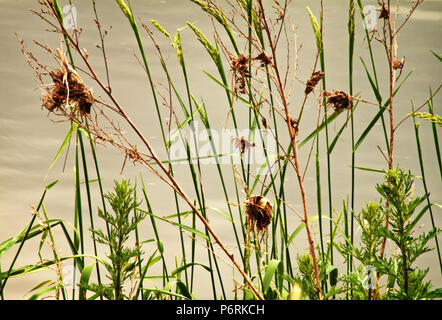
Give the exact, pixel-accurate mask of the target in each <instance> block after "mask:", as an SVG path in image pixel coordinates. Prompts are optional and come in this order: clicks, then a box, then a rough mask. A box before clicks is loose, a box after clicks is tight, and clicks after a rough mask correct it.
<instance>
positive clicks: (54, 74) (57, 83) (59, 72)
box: [42, 49, 95, 115]
mask: <svg viewBox="0 0 442 320" xmlns="http://www.w3.org/2000/svg"><path fill="white" fill-rule="evenodd" d="M57 52H58V54H59V57H60V59H61V62H62V64H63V67H61V68H60V69H56V70H53V71H49V75H50V77H51V78H52V82H53V89H52V91H51V92H48V93H46V94H45V95H44V96H43V97H42V100H43V106H44V107H46V108H47V109H48V110H49V111H54V110H56V109H58V108H61V107H63V106H64V105H65V104H66V102H70V103H71V105H73V106H74V107H75V108H77V109H78V110H79V111H80V114H83V115H84V114H86V113H90V111H91V106H92V104H93V103H94V101H95V100H94V97H93V95H92V90H90V89H88V88H87V87H86V86H85V85H84V83H83V80H82V79H81V78H80V76H79V75H78V74H77V73H76V72H75V71H74V70H73V69H72V68H70V67H69V65H68V63H67V62H66V58H65V57H64V55H63V54H62V53H61V51H60V50H59V49H57Z"/></svg>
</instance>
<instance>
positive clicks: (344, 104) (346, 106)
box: [323, 90, 353, 113]
mask: <svg viewBox="0 0 442 320" xmlns="http://www.w3.org/2000/svg"><path fill="white" fill-rule="evenodd" d="M323 95H324V97H327V105H331V106H332V107H333V109H334V110H335V112H336V113H339V112H341V111H343V110H350V109H352V108H353V98H352V97H351V96H350V95H349V94H347V93H345V92H344V91H339V90H335V91H334V92H333V93H332V92H327V91H326V92H324V93H323Z"/></svg>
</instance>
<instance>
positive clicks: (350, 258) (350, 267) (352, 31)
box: [345, 0, 355, 274]
mask: <svg viewBox="0 0 442 320" xmlns="http://www.w3.org/2000/svg"><path fill="white" fill-rule="evenodd" d="M348 13H349V15H348V35H349V45H348V51H349V52H348V84H349V93H350V96H353V53H354V42H355V7H354V0H349V11H348ZM350 126H351V150H352V152H351V198H350V199H351V200H350V213H351V220H350V241H351V244H352V245H353V242H354V233H353V232H354V205H355V150H354V146H355V135H354V121H353V112H352V113H351V115H350ZM345 213H346V218H345V222H346V225H345V227H346V228H345V230H346V236H347V238H348V220H347V210H346V211H345ZM352 271H353V256H352V255H350V256H348V257H347V274H349V273H350V272H352Z"/></svg>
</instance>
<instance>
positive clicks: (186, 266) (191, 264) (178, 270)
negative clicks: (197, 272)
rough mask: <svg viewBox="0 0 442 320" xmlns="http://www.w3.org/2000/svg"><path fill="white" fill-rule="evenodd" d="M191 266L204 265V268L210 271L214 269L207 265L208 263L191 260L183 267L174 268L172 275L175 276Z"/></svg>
mask: <svg viewBox="0 0 442 320" xmlns="http://www.w3.org/2000/svg"><path fill="white" fill-rule="evenodd" d="M191 266H201V267H203V268H204V269H206V270H207V271H209V272H211V271H212V269H211V268H210V267H208V266H206V265H204V264H201V263H197V262H191V263H187V264H185V265H183V266H181V267H179V268H176V269H175V270H173V271H172V274H171V276H172V277H173V276H175V275H177V274H179V273H181V272H182V271H184V270H185V269H187V268H189V267H191Z"/></svg>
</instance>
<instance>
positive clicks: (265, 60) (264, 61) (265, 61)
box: [253, 52, 272, 67]
mask: <svg viewBox="0 0 442 320" xmlns="http://www.w3.org/2000/svg"><path fill="white" fill-rule="evenodd" d="M253 60H258V61H259V62H260V64H261V67H265V66H268V65H271V64H272V57H269V56H267V55H266V54H265V53H264V52H262V53H260V54H259V55H257V56H256V57H255V58H253Z"/></svg>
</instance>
